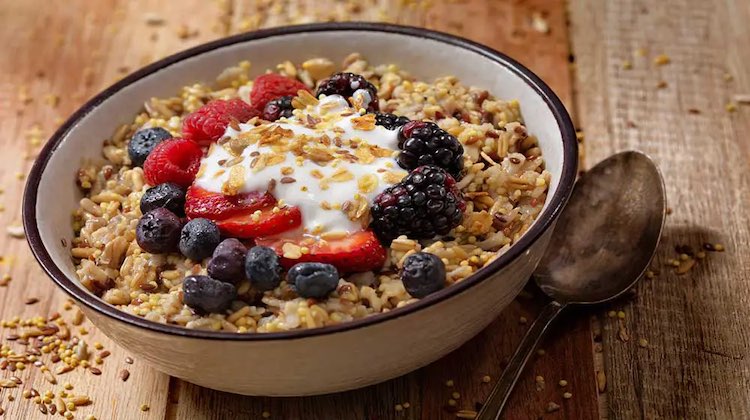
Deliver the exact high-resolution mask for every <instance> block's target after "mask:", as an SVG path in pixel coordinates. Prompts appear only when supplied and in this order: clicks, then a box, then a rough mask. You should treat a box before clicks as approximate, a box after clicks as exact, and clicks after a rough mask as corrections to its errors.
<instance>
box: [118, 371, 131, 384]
mask: <svg viewBox="0 0 750 420" xmlns="http://www.w3.org/2000/svg"><path fill="white" fill-rule="evenodd" d="M129 377H130V371H128V370H127V369H123V370H121V371H120V379H121V380H122V381H123V382H125V381H127V380H128V378H129Z"/></svg>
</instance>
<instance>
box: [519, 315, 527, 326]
mask: <svg viewBox="0 0 750 420" xmlns="http://www.w3.org/2000/svg"><path fill="white" fill-rule="evenodd" d="M527 322H529V320H528V319H526V317H525V316H522V317H520V318H518V323H519V324H521V325H525V324H526V323H527Z"/></svg>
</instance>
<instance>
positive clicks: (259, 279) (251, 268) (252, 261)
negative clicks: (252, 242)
mask: <svg viewBox="0 0 750 420" xmlns="http://www.w3.org/2000/svg"><path fill="white" fill-rule="evenodd" d="M245 275H247V278H248V279H249V280H250V284H251V285H252V286H253V287H255V288H256V289H258V290H260V291H266V290H272V289H273V288H275V287H276V286H278V285H279V283H281V264H279V256H278V255H276V251H274V250H273V249H271V248H268V247H265V246H254V247H252V248H250V251H248V252H247V256H246V257H245Z"/></svg>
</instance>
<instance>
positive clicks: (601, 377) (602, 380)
mask: <svg viewBox="0 0 750 420" xmlns="http://www.w3.org/2000/svg"><path fill="white" fill-rule="evenodd" d="M596 387H597V389H598V390H599V392H600V393H602V392H604V390H606V389H607V375H605V374H604V371H601V370H600V371H598V372H596Z"/></svg>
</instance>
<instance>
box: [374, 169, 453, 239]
mask: <svg viewBox="0 0 750 420" xmlns="http://www.w3.org/2000/svg"><path fill="white" fill-rule="evenodd" d="M465 209H466V203H465V202H464V201H463V199H462V196H461V192H460V191H459V190H458V188H457V187H456V181H455V180H454V179H453V177H451V176H450V175H449V174H448V173H446V172H445V171H444V170H443V169H441V168H438V167H437V166H432V165H427V166H420V167H419V168H417V169H415V170H413V171H412V172H411V173H410V174H409V175H407V176H406V177H405V178H404V179H403V180H402V181H401V182H399V183H398V184H396V185H393V186H391V187H388V188H386V189H385V190H384V191H383V192H382V193H380V194H379V195H378V196H377V197H375V200H373V204H372V207H371V208H370V213H371V214H372V224H371V226H372V228H373V229H374V230H375V231H376V232H377V233H378V235H379V236H380V237H381V238H382V239H384V240H387V241H390V240H393V239H394V238H396V237H398V236H399V235H406V236H408V237H409V238H412V239H430V238H433V237H435V236H437V235H446V234H447V233H448V232H449V231H450V230H451V229H453V228H454V227H456V226H458V224H459V223H461V219H462V218H463V212H464V210H465Z"/></svg>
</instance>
